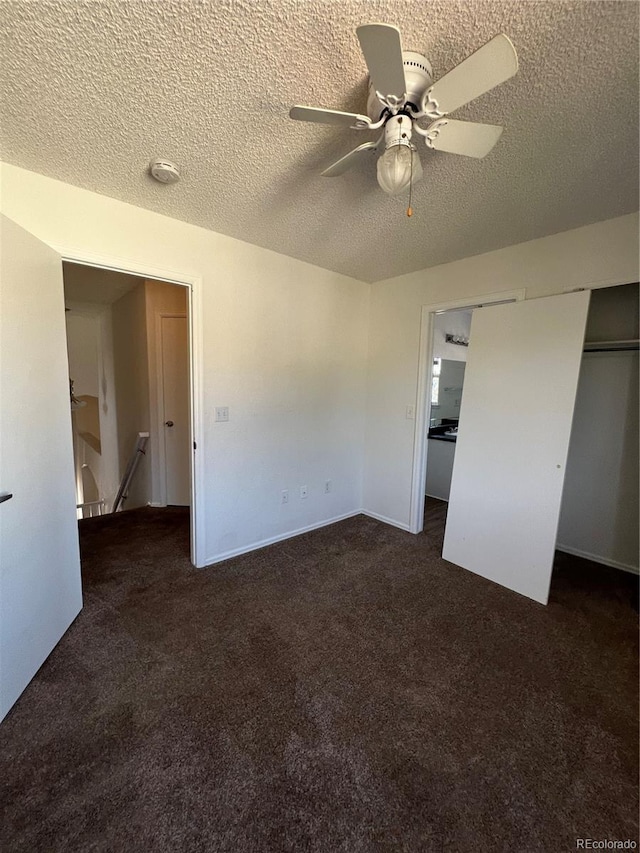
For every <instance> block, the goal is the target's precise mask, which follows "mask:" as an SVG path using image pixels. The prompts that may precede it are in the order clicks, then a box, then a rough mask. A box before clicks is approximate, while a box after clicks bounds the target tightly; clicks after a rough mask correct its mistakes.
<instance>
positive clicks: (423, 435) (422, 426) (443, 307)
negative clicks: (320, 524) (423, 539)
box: [390, 288, 525, 533]
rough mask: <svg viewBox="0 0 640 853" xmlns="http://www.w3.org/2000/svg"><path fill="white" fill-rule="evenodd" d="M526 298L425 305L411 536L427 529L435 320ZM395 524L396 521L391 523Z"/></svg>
mask: <svg viewBox="0 0 640 853" xmlns="http://www.w3.org/2000/svg"><path fill="white" fill-rule="evenodd" d="M524 298H525V289H524V288H520V289H518V290H502V291H498V292H497V293H485V294H481V295H479V296H467V297H466V298H465V299H456V300H455V301H453V302H438V303H435V304H430V305H423V306H422V316H421V321H420V347H419V353H418V395H417V400H416V422H415V431H414V441H413V468H412V474H411V504H410V510H409V522H410V523H409V526H408V527H405V528H404V529H406V530H409V532H410V533H420V532H421V531H422V529H423V527H424V498H425V495H424V490H425V482H426V477H427V432H428V430H427V417H428V411H429V399H430V398H429V393H428V389H429V388H430V387H431V359H430V357H429V356H430V353H431V352H432V351H433V318H434V315H435V314H438V313H441V312H443V311H452V310H463V309H469V308H479V307H481V306H483V305H494V304H499V303H500V302H519V301H520V300H522V299H524ZM390 523H392V524H393V522H390Z"/></svg>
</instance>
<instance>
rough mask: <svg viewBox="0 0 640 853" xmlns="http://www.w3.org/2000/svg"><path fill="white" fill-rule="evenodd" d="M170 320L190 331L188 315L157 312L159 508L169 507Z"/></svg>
mask: <svg viewBox="0 0 640 853" xmlns="http://www.w3.org/2000/svg"><path fill="white" fill-rule="evenodd" d="M165 317H168V318H174V319H184V320H186V321H187V330H188V329H189V318H188V316H187V314H184V313H181V312H179V311H157V312H156V315H155V335H156V352H155V356H156V364H155V368H156V406H155V417H156V429H157V433H158V485H159V487H160V488H159V493H158V498H159V506H167V443H166V431H165V429H164V367H163V357H162V356H163V344H162V340H163V339H162V321H163V320H164V319H165Z"/></svg>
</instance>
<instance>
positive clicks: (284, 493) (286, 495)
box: [280, 489, 289, 504]
mask: <svg viewBox="0 0 640 853" xmlns="http://www.w3.org/2000/svg"><path fill="white" fill-rule="evenodd" d="M280 503H283V504H288V503H289V489H283V490H282V496H281V499H280Z"/></svg>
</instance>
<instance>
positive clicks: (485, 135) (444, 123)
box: [427, 118, 502, 159]
mask: <svg viewBox="0 0 640 853" xmlns="http://www.w3.org/2000/svg"><path fill="white" fill-rule="evenodd" d="M431 127H432V128H434V136H433V138H432V139H430V138H429V136H427V145H428V146H429V148H435V150H436V151H447V152H448V153H449V154H463V155H464V156H465V157H477V158H478V159H481V158H482V157H486V156H487V154H488V153H489V151H491V149H492V148H493V146H494V145H495V144H496V142H497V141H498V140H499V139H500V136H501V135H502V128H501V127H500V126H499V125H497V124H477V123H476V122H473V121H455V120H454V119H450V118H446V119H441V120H439V121H437V122H434V123H433V124H432V125H431ZM430 129H431V128H427V133H429V131H430Z"/></svg>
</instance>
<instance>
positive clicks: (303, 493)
mask: <svg viewBox="0 0 640 853" xmlns="http://www.w3.org/2000/svg"><path fill="white" fill-rule="evenodd" d="M308 494H309V490H308V489H307V487H306V486H300V498H301V499H302V500H304V498H306V497H307V495H308Z"/></svg>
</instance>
